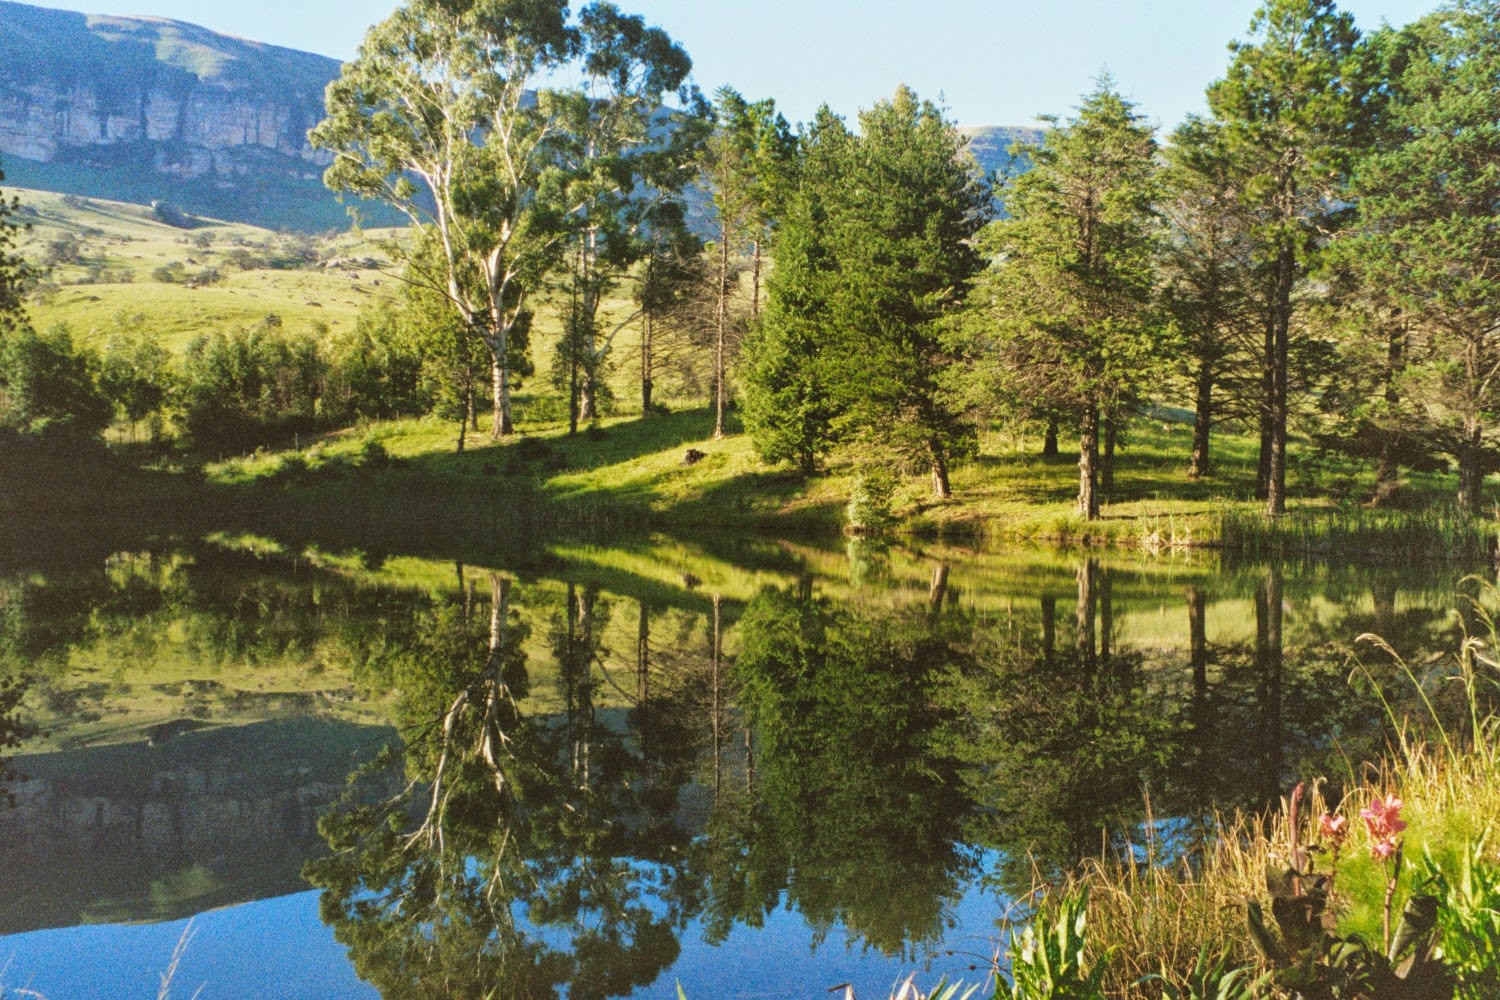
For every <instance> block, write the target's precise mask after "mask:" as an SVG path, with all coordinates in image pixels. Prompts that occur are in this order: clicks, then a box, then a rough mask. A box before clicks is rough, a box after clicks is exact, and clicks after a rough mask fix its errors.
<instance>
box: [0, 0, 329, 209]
mask: <svg viewBox="0 0 1500 1000" xmlns="http://www.w3.org/2000/svg"><path fill="white" fill-rule="evenodd" d="M338 72H339V64H338V62H337V61H336V60H333V59H329V58H326V57H324V56H318V55H313V54H311V53H307V52H298V51H295V50H293V49H284V48H280V47H278V46H274V45H262V44H260V43H257V42H250V41H245V40H242V39H238V38H230V37H228V36H225V35H219V34H215V33H214V32H212V31H209V30H207V29H205V28H200V27H198V26H197V25H192V24H184V23H182V22H179V21H170V20H166V19H162V18H146V17H104V16H99V15H86V14H75V13H72V12H69V11H60V10H52V9H49V8H45V7H34V6H31V5H28V4H19V3H9V2H5V0H0V167H3V169H4V171H5V173H6V175H7V180H8V183H10V184H16V185H19V186H23V187H38V188H43V189H47V190H56V191H62V192H64V193H73V194H81V195H88V196H94V197H103V198H116V199H119V200H122V201H147V200H151V199H153V198H165V199H168V200H171V201H173V202H174V203H178V204H181V205H183V207H185V208H187V209H189V210H190V211H193V212H196V213H199V214H205V215H211V216H217V217H220V218H228V219H235V220H240V221H247V222H256V223H259V224H261V225H286V226H292V227H296V228H304V229H306V228H323V227H324V226H327V225H329V224H338V222H339V221H341V220H343V218H344V209H343V208H342V206H339V205H338V204H337V202H336V201H335V199H334V198H333V196H332V195H331V194H330V193H328V192H327V191H326V190H324V189H323V186H322V183H321V177H322V173H323V168H324V166H326V165H327V163H328V162H329V158H328V156H327V154H324V153H321V152H317V151H315V150H313V149H312V148H311V147H310V146H309V145H308V142H307V131H308V129H310V128H312V127H313V126H314V125H316V124H317V123H318V122H319V121H320V120H321V119H322V117H323V90H324V88H325V87H326V86H327V84H328V82H329V81H330V80H332V79H333V78H334V77H336V76H337V75H338Z"/></svg>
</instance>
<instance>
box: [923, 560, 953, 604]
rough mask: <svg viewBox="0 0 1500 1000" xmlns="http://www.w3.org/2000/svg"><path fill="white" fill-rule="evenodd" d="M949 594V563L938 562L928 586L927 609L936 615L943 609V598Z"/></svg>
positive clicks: (933, 568)
mask: <svg viewBox="0 0 1500 1000" xmlns="http://www.w3.org/2000/svg"><path fill="white" fill-rule="evenodd" d="M946 596H948V564H947V563H938V564H937V565H936V566H934V567H932V583H930V584H929V585H928V587H927V609H928V610H929V611H931V612H932V613H933V614H934V615H935V614H937V613H938V612H940V611H941V610H942V609H943V598H945V597H946Z"/></svg>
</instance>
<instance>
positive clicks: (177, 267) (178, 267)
mask: <svg viewBox="0 0 1500 1000" xmlns="http://www.w3.org/2000/svg"><path fill="white" fill-rule="evenodd" d="M151 280H152V281H159V282H161V283H162V284H164V285H175V284H181V283H182V282H183V281H186V280H187V267H186V265H184V264H183V263H182V261H180V260H174V261H172V262H171V263H168V264H163V265H161V266H160V267H158V268H156V269H154V270H153V271H152V272H151Z"/></svg>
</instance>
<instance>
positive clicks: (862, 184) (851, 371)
mask: <svg viewBox="0 0 1500 1000" xmlns="http://www.w3.org/2000/svg"><path fill="white" fill-rule="evenodd" d="M962 151H963V139H962V138H961V137H960V136H959V134H958V132H957V130H956V129H955V128H954V127H953V126H952V125H951V124H950V123H949V122H947V121H946V120H945V119H944V118H943V115H942V112H941V111H940V110H939V109H938V108H937V107H936V106H935V105H933V104H932V103H931V102H927V101H921V100H919V99H918V98H917V96H916V95H915V94H914V93H912V92H911V91H910V90H908V89H907V88H905V87H902V88H900V89H898V90H897V91H896V94H895V96H894V97H893V98H892V99H891V100H889V101H881V102H879V103H877V104H876V105H875V106H874V107H873V108H871V109H870V110H869V111H866V112H864V113H862V114H861V115H860V135H859V136H858V137H857V138H856V137H855V136H853V135H851V134H850V133H849V131H848V130H847V129H846V128H845V127H844V125H843V123H842V121H840V120H838V119H837V118H836V117H834V116H833V115H832V114H831V113H829V112H828V111H827V110H826V109H824V110H823V111H820V112H819V115H818V118H817V120H816V121H815V122H814V124H813V127H812V129H811V130H810V132H809V133H808V136H807V137H805V140H804V147H803V162H802V164H801V183H800V185H799V187H798V190H797V192H796V194H795V195H793V196H792V198H791V202H790V204H789V206H788V208H787V212H786V217H785V219H784V221H783V223H782V228H781V231H780V233H779V235H778V243H777V246H778V252H777V256H776V271H775V273H774V274H773V276H772V280H771V283H770V292H771V294H770V300H769V302H768V304H767V315H766V321H765V324H764V329H763V330H762V331H761V334H760V335H759V336H757V337H756V338H755V340H754V341H753V344H754V346H753V348H752V350H751V358H750V365H749V370H748V373H747V379H748V381H749V382H750V386H749V390H748V392H747V421H748V422H749V424H750V427H751V430H752V432H753V433H754V435H755V437H756V442H757V447H758V448H759V449H760V451H761V454H762V455H764V456H765V457H767V458H771V459H776V460H782V459H794V460H796V461H797V462H798V464H799V465H800V466H801V467H802V468H803V469H810V468H811V467H812V465H813V464H814V463H815V461H816V458H817V456H818V455H819V454H820V453H822V452H823V451H825V450H826V449H827V448H828V447H829V445H830V444H831V443H832V441H833V440H835V439H837V438H858V439H861V440H862V441H864V442H865V443H867V444H870V445H874V446H876V447H878V448H879V449H881V450H883V451H886V452H889V453H891V454H893V455H894V456H897V457H899V458H900V459H902V460H903V461H905V462H907V463H910V464H914V465H919V466H921V467H925V468H926V469H927V471H928V472H929V474H930V476H931V479H932V486H933V493H934V495H936V496H937V497H938V498H940V499H942V498H946V497H948V496H949V495H950V493H951V485H950V482H949V466H950V464H951V462H952V459H953V458H954V457H955V455H957V454H959V453H961V452H962V451H963V450H965V449H967V448H969V447H971V446H972V443H973V428H972V426H970V425H969V424H968V423H967V422H966V421H965V420H964V419H963V416H962V413H961V412H960V411H959V409H958V408H957V407H956V406H955V405H953V403H952V400H951V398H950V393H949V386H948V378H949V369H950V368H951V367H952V366H953V365H955V364H956V363H957V362H958V361H959V359H960V356H959V351H958V349H957V347H956V346H955V345H954V343H953V340H954V338H953V337H952V336H951V335H950V327H951V326H953V325H954V324H955V323H956V319H957V317H958V316H959V315H960V313H961V310H962V307H963V305H964V302H965V300H966V298H967V295H968V292H969V286H970V283H971V281H972V280H973V278H974V277H975V276H976V275H977V274H978V272H979V271H980V270H981V267H982V260H981V258H980V255H979V253H978V250H977V249H976V248H975V246H974V237H975V235H976V234H977V233H978V231H979V230H980V228H981V227H982V226H983V225H984V223H985V221H986V219H987V217H988V213H989V190H988V187H987V185H985V183H984V182H983V180H982V178H980V177H979V176H978V175H977V173H976V172H975V171H974V170H973V168H972V167H971V166H970V165H969V164H968V163H967V161H966V158H964V157H963V156H962V155H961V153H962Z"/></svg>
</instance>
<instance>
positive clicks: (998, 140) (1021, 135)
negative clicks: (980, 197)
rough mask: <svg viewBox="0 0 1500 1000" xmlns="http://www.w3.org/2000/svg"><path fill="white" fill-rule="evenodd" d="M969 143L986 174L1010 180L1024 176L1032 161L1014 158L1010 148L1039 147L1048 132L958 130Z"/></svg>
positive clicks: (981, 127)
mask: <svg viewBox="0 0 1500 1000" xmlns="http://www.w3.org/2000/svg"><path fill="white" fill-rule="evenodd" d="M959 132H961V133H962V134H963V135H964V136H965V137H966V138H968V140H969V152H970V153H971V154H973V156H974V159H975V160H976V161H977V162H978V163H979V166H980V167H981V168H982V169H983V170H984V172H985V173H987V174H989V175H990V176H992V177H993V176H996V175H999V176H1000V177H1009V176H1011V175H1012V174H1018V173H1023V172H1024V171H1025V170H1026V169H1027V168H1028V167H1029V166H1030V165H1031V164H1030V160H1029V158H1027V157H1025V156H1024V155H1023V156H1012V155H1011V147H1012V146H1013V145H1015V144H1017V143H1019V144H1020V145H1022V146H1039V145H1041V142H1042V136H1044V135H1046V129H1040V128H1027V127H1024V126H1010V125H977V126H967V127H963V128H960V129H959Z"/></svg>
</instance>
